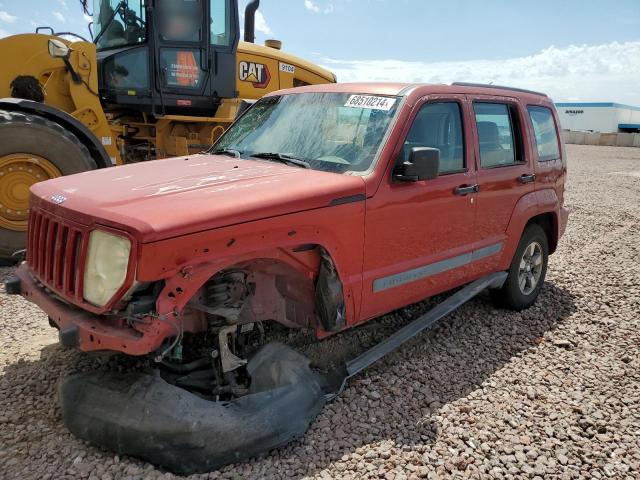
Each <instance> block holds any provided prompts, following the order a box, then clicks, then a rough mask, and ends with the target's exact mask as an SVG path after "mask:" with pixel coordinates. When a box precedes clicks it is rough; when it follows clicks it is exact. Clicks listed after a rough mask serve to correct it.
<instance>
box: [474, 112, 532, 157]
mask: <svg viewBox="0 0 640 480" xmlns="http://www.w3.org/2000/svg"><path fill="white" fill-rule="evenodd" d="M473 109H474V112H475V116H476V125H477V127H478V141H479V143H480V166H482V167H484V168H490V167H501V166H507V165H513V164H515V163H518V162H520V161H521V158H522V154H521V151H522V147H521V145H522V141H521V137H520V134H519V128H518V125H517V118H516V115H514V112H513V110H514V109H513V108H512V107H510V106H509V105H507V104H504V103H480V102H477V103H474V104H473Z"/></svg>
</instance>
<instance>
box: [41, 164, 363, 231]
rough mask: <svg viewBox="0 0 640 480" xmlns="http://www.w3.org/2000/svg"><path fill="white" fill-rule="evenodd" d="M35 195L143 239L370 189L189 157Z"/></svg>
mask: <svg viewBox="0 0 640 480" xmlns="http://www.w3.org/2000/svg"><path fill="white" fill-rule="evenodd" d="M31 192H32V194H33V198H32V202H34V204H37V206H38V207H39V208H42V209H45V210H48V211H51V212H53V213H55V214H57V215H59V216H61V217H65V218H68V219H70V220H73V221H76V222H79V223H82V224H85V225H90V224H102V225H106V226H112V227H115V228H120V229H124V230H127V231H130V232H132V233H134V234H137V235H138V236H139V237H140V238H139V240H140V241H141V242H143V243H144V242H152V241H156V240H161V239H165V238H170V237H176V236H179V235H185V234H189V233H194V232H198V231H203V230H208V229H213V228H218V227H223V226H229V225H234V224H238V223H245V222H250V221H254V220H259V219H262V218H268V217H273V216H278V215H285V214H288V213H294V212H301V211H305V210H311V209H315V208H322V207H329V206H330V205H331V202H332V201H334V200H336V199H340V198H343V197H348V196H352V195H361V194H364V192H365V186H364V181H363V179H362V178H361V177H357V176H351V175H344V174H336V173H327V172H319V171H315V170H310V169H303V168H299V167H292V166H288V165H284V164H279V163H274V162H269V161H263V160H242V159H234V158H230V157H227V156H221V155H192V156H189V157H178V158H170V159H165V160H155V161H152V162H145V163H139V164H134V165H127V166H122V167H115V168H106V169H102V170H96V171H91V172H85V173H79V174H76V175H69V176H66V177H60V178H56V179H53V180H48V181H46V182H41V183H37V184H35V185H34V186H33V187H31ZM52 197H54V200H53V201H52Z"/></svg>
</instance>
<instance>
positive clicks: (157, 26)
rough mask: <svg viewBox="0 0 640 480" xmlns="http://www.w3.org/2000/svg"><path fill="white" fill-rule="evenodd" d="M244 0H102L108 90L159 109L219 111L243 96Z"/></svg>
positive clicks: (120, 99) (124, 101)
mask: <svg viewBox="0 0 640 480" xmlns="http://www.w3.org/2000/svg"><path fill="white" fill-rule="evenodd" d="M237 12H238V5H237V0H95V2H94V21H95V23H94V25H93V31H94V43H95V44H96V47H97V50H98V54H97V55H98V66H99V70H100V75H99V78H100V84H99V88H100V94H101V96H102V97H103V98H104V99H105V100H106V101H107V102H108V103H114V104H118V105H119V106H123V107H130V108H132V109H135V110H138V111H143V112H148V113H152V114H172V115H205V116H212V115H214V114H215V112H216V109H217V107H218V106H219V105H220V103H221V99H223V98H234V97H236V96H237V94H236V80H235V78H236V51H237V47H238V41H239V35H240V32H239V20H238V13H237Z"/></svg>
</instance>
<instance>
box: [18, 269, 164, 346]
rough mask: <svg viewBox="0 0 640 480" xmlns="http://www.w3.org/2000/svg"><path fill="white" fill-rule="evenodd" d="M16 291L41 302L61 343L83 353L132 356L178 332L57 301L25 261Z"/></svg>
mask: <svg viewBox="0 0 640 480" xmlns="http://www.w3.org/2000/svg"><path fill="white" fill-rule="evenodd" d="M16 276H17V278H18V279H19V282H20V283H19V288H18V286H17V281H15V280H14V281H13V284H12V285H13V288H14V292H15V293H20V295H22V296H23V297H24V298H25V299H26V300H28V301H30V302H32V303H35V304H36V305H38V306H39V307H40V308H41V309H42V310H44V312H45V313H46V314H47V315H48V316H49V323H50V324H51V325H52V326H55V327H56V328H57V329H58V330H59V332H60V333H59V335H60V343H61V344H62V345H64V346H67V347H77V348H79V349H80V350H82V351H84V352H93V351H105V350H107V351H118V352H123V353H126V354H129V355H146V354H148V353H151V352H153V351H155V350H157V349H158V348H160V345H162V342H163V340H164V339H165V338H167V337H168V336H170V335H175V333H176V332H174V327H172V326H171V325H170V324H169V323H166V322H162V321H160V320H158V319H154V318H151V317H145V318H143V319H141V323H140V324H136V328H133V327H131V326H129V325H128V324H127V322H126V320H125V319H123V318H121V317H117V316H112V317H111V316H110V317H105V316H98V315H93V314H92V313H90V312H87V311H86V310H81V309H79V308H77V307H73V306H70V305H68V304H66V303H63V302H61V301H59V300H57V299H56V298H55V297H54V296H53V295H51V294H50V293H48V292H47V291H46V290H45V289H44V288H42V287H40V286H39V285H38V283H37V281H36V280H35V278H34V276H33V274H32V272H31V270H30V269H29V266H28V265H27V264H26V263H23V264H22V265H20V267H19V268H18V270H17V271H16Z"/></svg>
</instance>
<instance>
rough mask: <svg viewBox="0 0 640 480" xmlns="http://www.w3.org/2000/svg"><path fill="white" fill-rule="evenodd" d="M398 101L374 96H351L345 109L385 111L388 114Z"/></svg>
mask: <svg viewBox="0 0 640 480" xmlns="http://www.w3.org/2000/svg"><path fill="white" fill-rule="evenodd" d="M395 103H396V99H395V98H389V97H376V96H373V95H351V96H350V97H349V100H347V103H345V104H344V106H345V107H350V108H369V109H371V110H384V111H385V112H388V111H389V110H391V108H392V107H393V106H394V105H395Z"/></svg>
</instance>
